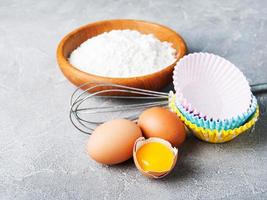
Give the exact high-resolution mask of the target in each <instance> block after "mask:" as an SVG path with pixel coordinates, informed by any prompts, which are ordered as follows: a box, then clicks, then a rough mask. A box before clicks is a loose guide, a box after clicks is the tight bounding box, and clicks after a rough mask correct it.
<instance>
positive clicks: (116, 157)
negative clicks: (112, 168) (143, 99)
mask: <svg viewBox="0 0 267 200" xmlns="http://www.w3.org/2000/svg"><path fill="white" fill-rule="evenodd" d="M141 136H142V132H141V130H140V128H139V127H138V126H137V124H135V123H134V122H132V121H130V120H126V119H116V120H112V121H109V122H106V123H104V124H102V125H100V126H98V127H97V128H96V129H95V130H94V132H93V133H92V135H91V136H90V138H89V140H88V142H87V152H88V154H89V156H90V157H91V158H92V159H94V160H95V161H97V162H99V163H102V164H108V165H112V164H118V163H121V162H124V161H126V160H128V159H129V158H131V157H132V155H133V152H132V150H133V146H134V143H135V141H136V140H137V138H139V137H141Z"/></svg>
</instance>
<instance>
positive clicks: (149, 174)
mask: <svg viewBox="0 0 267 200" xmlns="http://www.w3.org/2000/svg"><path fill="white" fill-rule="evenodd" d="M149 142H159V143H161V144H164V145H166V146H167V147H168V148H169V149H170V150H171V151H172V152H173V155H174V160H173V163H172V166H171V168H170V170H168V171H162V172H153V171H144V170H143V169H142V168H141V166H140V165H139V162H138V160H137V156H136V152H137V151H138V149H139V148H141V147H142V146H143V145H145V144H147V143H149ZM177 157H178V149H177V148H175V147H172V145H171V143H169V142H168V141H166V140H164V139H161V138H156V137H151V138H149V139H145V138H144V137H140V138H138V139H137V140H136V142H135V144H134V148H133V159H134V163H135V166H136V167H137V169H138V170H139V171H140V172H141V173H142V174H143V175H144V176H146V177H148V178H154V179H159V178H163V177H165V176H166V175H168V174H169V173H170V172H171V171H172V169H173V168H174V166H175V164H176V162H177Z"/></svg>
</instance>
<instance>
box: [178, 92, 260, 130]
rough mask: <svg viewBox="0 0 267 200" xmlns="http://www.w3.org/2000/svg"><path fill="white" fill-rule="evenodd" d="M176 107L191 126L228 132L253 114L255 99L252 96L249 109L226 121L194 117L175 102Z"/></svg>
mask: <svg viewBox="0 0 267 200" xmlns="http://www.w3.org/2000/svg"><path fill="white" fill-rule="evenodd" d="M175 103H176V107H177V108H178V109H179V111H180V112H181V113H182V115H183V116H184V117H185V118H186V119H187V120H188V121H190V122H192V123H193V124H196V125H197V126H199V127H203V128H206V129H211V130H213V129H217V130H229V129H234V128H237V127H239V126H241V125H242V124H243V123H244V122H246V121H247V119H248V118H249V117H250V116H251V115H252V114H253V113H254V112H255V110H256V108H257V99H256V98H255V97H254V96H253V97H252V102H251V105H250V107H249V108H248V109H247V111H246V112H245V113H243V114H242V115H239V116H236V117H233V118H231V119H227V120H216V121H215V120H211V119H205V118H203V117H199V116H196V115H195V114H194V113H190V112H188V111H187V110H186V109H185V108H184V107H183V106H182V105H181V104H179V102H178V101H175Z"/></svg>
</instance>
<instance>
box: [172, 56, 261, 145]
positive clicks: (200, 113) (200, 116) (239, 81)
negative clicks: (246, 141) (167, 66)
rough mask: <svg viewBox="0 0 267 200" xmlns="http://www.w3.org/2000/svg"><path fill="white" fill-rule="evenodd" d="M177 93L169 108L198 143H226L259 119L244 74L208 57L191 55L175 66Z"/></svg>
mask: <svg viewBox="0 0 267 200" xmlns="http://www.w3.org/2000/svg"><path fill="white" fill-rule="evenodd" d="M173 80H174V88H175V91H176V93H175V94H172V93H171V94H170V95H171V97H170V103H169V104H170V108H171V109H172V111H174V112H176V114H177V115H178V116H179V117H180V118H181V120H182V121H183V122H184V123H185V125H186V126H187V127H188V128H189V129H191V130H192V132H193V134H194V135H195V136H197V137H198V138H199V139H201V140H204V141H207V142H212V143H222V142H227V141H230V140H232V139H233V138H235V137H236V136H238V135H239V134H241V133H243V132H244V131H246V130H248V129H249V128H251V126H253V125H254V124H255V122H256V121H257V119H258V117H259V109H258V104H257V100H256V98H255V97H254V96H253V94H252V92H251V89H250V86H249V83H248V81H247V79H246V77H245V76H244V74H243V73H242V72H241V71H240V70H239V69H238V68H237V67H236V66H235V65H234V64H232V63H231V62H229V61H227V60H226V59H224V58H222V57H220V56H217V55H214V54H210V53H193V54H189V55H187V56H184V57H183V58H182V59H180V61H179V62H178V63H177V64H176V66H175V70H174V75H173Z"/></svg>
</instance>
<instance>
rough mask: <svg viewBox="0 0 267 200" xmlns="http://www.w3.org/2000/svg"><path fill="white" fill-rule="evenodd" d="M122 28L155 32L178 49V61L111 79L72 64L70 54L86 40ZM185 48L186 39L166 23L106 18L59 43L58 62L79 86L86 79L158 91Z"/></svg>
mask: <svg viewBox="0 0 267 200" xmlns="http://www.w3.org/2000/svg"><path fill="white" fill-rule="evenodd" d="M121 29H130V30H137V31H139V32H141V33H144V34H149V33H152V34H153V35H154V36H155V37H157V38H158V39H159V40H161V41H167V42H170V43H172V44H173V45H172V47H173V48H175V49H176V51H177V52H178V53H177V60H176V61H175V62H174V63H173V64H171V65H170V66H166V67H165V68H164V69H162V70H160V71H158V72H155V73H151V74H148V75H144V76H138V77H130V78H110V77H103V76H98V75H94V74H89V73H86V72H83V71H80V70H79V69H77V68H75V67H74V66H72V65H71V64H70V63H69V61H68V57H69V56H70V53H71V52H72V51H73V50H75V49H76V48H77V47H79V46H80V44H81V43H83V42H84V41H86V40H87V39H89V38H91V37H94V36H96V35H99V34H101V33H104V32H108V31H111V30H121ZM186 51H187V48H186V44H185V42H184V40H183V38H182V37H181V36H180V35H179V34H177V33H176V32H175V31H173V30H171V29H169V28H167V27H165V26H162V25H159V24H155V23H151V22H146V21H140V20H106V21H99V22H95V23H92V24H88V25H85V26H82V27H80V28H78V29H76V30H74V31H72V32H71V33H69V34H68V35H66V36H65V37H64V38H63V39H62V40H61V42H60V43H59V45H58V48H57V62H58V65H59V66H60V69H61V71H62V72H63V74H64V75H65V77H66V78H67V79H69V81H70V82H72V83H73V84H75V85H76V86H80V85H82V84H84V83H87V82H92V84H90V86H92V85H94V84H95V82H101V83H103V82H104V83H114V84H121V85H125V86H130V87H136V88H141V89H148V90H159V89H161V88H163V87H164V86H166V85H167V84H168V83H170V81H171V80H172V72H173V69H174V66H175V64H176V62H177V61H178V60H179V59H180V58H181V57H183V56H184V55H185V53H186ZM87 87H88V86H87ZM87 87H86V86H84V87H83V88H82V89H86V88H87ZM100 89H106V88H103V87H99V88H97V89H96V90H95V91H98V90H100ZM110 94H112V93H109V95H110Z"/></svg>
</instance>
